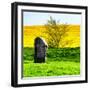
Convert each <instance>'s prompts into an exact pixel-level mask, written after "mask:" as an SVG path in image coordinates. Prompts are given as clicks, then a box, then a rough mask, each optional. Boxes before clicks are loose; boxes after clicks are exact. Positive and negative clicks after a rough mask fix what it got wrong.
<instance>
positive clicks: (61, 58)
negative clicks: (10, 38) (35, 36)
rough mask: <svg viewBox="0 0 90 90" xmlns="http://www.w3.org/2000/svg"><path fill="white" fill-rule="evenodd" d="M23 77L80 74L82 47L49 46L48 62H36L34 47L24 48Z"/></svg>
mask: <svg viewBox="0 0 90 90" xmlns="http://www.w3.org/2000/svg"><path fill="white" fill-rule="evenodd" d="M23 52H24V59H23V77H40V76H61V75H63V76H64V75H79V74H80V48H79V47H78V48H58V49H57V48H49V49H48V50H47V59H46V63H34V49H33V48H24V49H23Z"/></svg>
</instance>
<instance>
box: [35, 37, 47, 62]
mask: <svg viewBox="0 0 90 90" xmlns="http://www.w3.org/2000/svg"><path fill="white" fill-rule="evenodd" d="M34 47H35V52H34V63H44V62H45V56H46V49H47V44H46V42H45V41H44V40H43V39H42V38H40V37H37V38H36V39H35V43H34Z"/></svg>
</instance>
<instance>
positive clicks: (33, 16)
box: [23, 12, 81, 25]
mask: <svg viewBox="0 0 90 90" xmlns="http://www.w3.org/2000/svg"><path fill="white" fill-rule="evenodd" d="M50 16H52V17H53V18H54V19H55V20H57V21H59V22H60V23H61V24H65V23H67V24H79V25H80V24H81V14H64V13H62V14H61V13H43V12H42V13H40V12H23V20H24V21H23V23H24V25H44V24H46V23H47V20H48V19H49V18H50Z"/></svg>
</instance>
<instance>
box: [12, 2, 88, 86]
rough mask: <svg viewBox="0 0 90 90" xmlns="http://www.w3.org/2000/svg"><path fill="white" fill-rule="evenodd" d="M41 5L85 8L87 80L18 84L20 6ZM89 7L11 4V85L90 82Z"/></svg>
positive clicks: (46, 5) (38, 4)
mask: <svg viewBox="0 0 90 90" xmlns="http://www.w3.org/2000/svg"><path fill="white" fill-rule="evenodd" d="M20 5H23V6H37V7H38V6H39V7H55V8H73V9H84V10H85V30H86V32H85V60H86V61H85V80H78V81H65V82H47V83H34V84H33V83H32V84H18V59H17V58H18V50H17V49H18V37H17V36H18V31H17V29H18V18H17V16H18V6H20ZM87 35H88V7H87V6H74V5H59V4H44V3H25V2H14V3H12V4H11V86H13V87H23V86H41V85H57V84H73V83H87V82H88V36H87Z"/></svg>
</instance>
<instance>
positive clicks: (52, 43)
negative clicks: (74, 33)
mask: <svg viewBox="0 0 90 90" xmlns="http://www.w3.org/2000/svg"><path fill="white" fill-rule="evenodd" d="M45 28H46V32H45V33H46V34H47V43H48V46H49V47H55V48H58V47H59V46H60V45H61V41H62V39H63V38H64V36H66V35H67V31H68V30H69V29H68V25H67V24H60V23H59V21H56V20H55V19H53V18H52V17H51V16H50V19H49V20H48V21H47V23H46V24H45Z"/></svg>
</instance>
